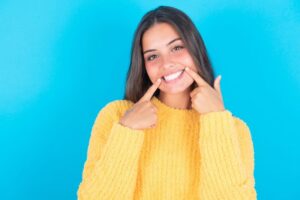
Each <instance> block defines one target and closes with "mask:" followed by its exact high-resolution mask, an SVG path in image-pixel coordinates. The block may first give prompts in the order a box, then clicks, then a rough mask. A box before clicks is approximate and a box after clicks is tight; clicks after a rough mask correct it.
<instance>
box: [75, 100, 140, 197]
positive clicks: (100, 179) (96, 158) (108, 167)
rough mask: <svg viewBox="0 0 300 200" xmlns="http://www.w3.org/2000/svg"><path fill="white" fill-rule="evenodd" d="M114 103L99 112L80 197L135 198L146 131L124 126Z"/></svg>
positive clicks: (80, 186)
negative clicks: (116, 116) (115, 115)
mask: <svg viewBox="0 0 300 200" xmlns="http://www.w3.org/2000/svg"><path fill="white" fill-rule="evenodd" d="M115 113H116V111H114V110H113V109H112V108H111V106H106V107H105V108H104V109H102V110H101V111H100V113H99V114H98V116H97V118H96V121H95V123H94V126H93V129H92V133H91V137H90V141H89V147H88V154H87V160H86V162H85V165H84V170H83V173H82V181H81V183H80V185H79V188H78V191H77V197H78V199H79V200H93V199H103V200H106V199H109V200H113V199H124V200H129V199H130V200H131V199H133V195H134V190H135V183H136V177H137V171H138V159H139V155H140V152H141V148H142V144H143V139H144V133H143V132H142V131H140V130H133V129H130V128H127V127H125V126H122V125H121V124H119V123H118V118H115V117H114V116H111V115H114V114H115Z"/></svg>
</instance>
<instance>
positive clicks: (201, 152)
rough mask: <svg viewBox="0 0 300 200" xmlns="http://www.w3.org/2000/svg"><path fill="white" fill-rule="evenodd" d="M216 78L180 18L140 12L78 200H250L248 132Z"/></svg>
mask: <svg viewBox="0 0 300 200" xmlns="http://www.w3.org/2000/svg"><path fill="white" fill-rule="evenodd" d="M220 79H221V77H220V76H219V77H218V78H216V79H214V75H213V69H212V67H211V64H210V61H209V58H208V55H207V52H206V48H205V45H204V43H203V41H202V38H201V36H200V34H199V32H198V31H197V29H196V27H195V26H194V24H193V23H192V21H191V20H190V18H189V17H188V16H187V15H186V14H184V13H183V12H182V11H180V10H178V9H176V8H172V7H167V6H160V7H158V8H156V9H154V10H152V11H150V12H148V13H146V15H145V16H144V17H143V18H142V20H141V22H140V23H139V25H138V28H137V30H136V32H135V36H134V40H133V44H132V52H131V63H130V68H129V71H128V74H127V83H126V94H125V97H124V100H116V101H113V102H110V103H108V104H107V105H106V106H105V107H104V108H103V109H102V110H101V111H100V112H99V114H98V116H97V118H96V120H95V123H94V126H93V129H92V134H91V138H90V143H89V147H88V154H87V160H86V162H85V165H84V170H83V174H82V182H81V183H80V186H79V188H78V191H77V195H78V199H81V200H83V199H105V200H106V199H109V200H112V199H118V200H131V199H151V200H152V199H166V200H169V199H172V200H174V199H175V200H176V199H203V200H217V199H228V200H229V199H230V200H243V199H251V200H252V199H256V190H255V187H254V183H255V181H254V175H253V174H254V151H253V144H252V139H251V134H250V131H249V128H248V126H247V125H246V123H245V122H243V121H242V120H241V119H239V118H236V117H234V116H233V115H232V114H231V112H230V111H229V110H227V109H226V108H225V107H224V104H223V99H222V93H221V88H220Z"/></svg>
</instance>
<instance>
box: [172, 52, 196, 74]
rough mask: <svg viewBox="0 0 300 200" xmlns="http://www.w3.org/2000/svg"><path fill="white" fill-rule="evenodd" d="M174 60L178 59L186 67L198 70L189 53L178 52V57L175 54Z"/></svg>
mask: <svg viewBox="0 0 300 200" xmlns="http://www.w3.org/2000/svg"><path fill="white" fill-rule="evenodd" d="M174 59H176V60H177V61H178V62H179V63H182V64H183V65H186V66H188V67H190V68H192V69H196V66H195V64H194V61H193V59H192V57H191V55H190V54H189V53H188V51H186V50H185V51H182V52H178V53H177V54H176V55H175V54H174Z"/></svg>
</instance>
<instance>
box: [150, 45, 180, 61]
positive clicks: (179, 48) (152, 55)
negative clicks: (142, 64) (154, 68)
mask: <svg viewBox="0 0 300 200" xmlns="http://www.w3.org/2000/svg"><path fill="white" fill-rule="evenodd" d="M178 47H179V49H178V50H176V51H179V50H181V49H183V48H184V47H183V46H181V45H177V46H175V47H174V48H173V49H177V48H178ZM173 49H172V50H173ZM153 56H155V57H157V55H155V54H153V55H150V56H149V57H147V61H152V60H153V59H152V60H151V57H153Z"/></svg>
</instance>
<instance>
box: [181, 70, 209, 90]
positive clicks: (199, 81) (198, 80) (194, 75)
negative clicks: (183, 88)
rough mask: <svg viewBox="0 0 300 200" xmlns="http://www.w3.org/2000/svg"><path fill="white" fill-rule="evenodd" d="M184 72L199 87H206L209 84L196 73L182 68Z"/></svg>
mask: <svg viewBox="0 0 300 200" xmlns="http://www.w3.org/2000/svg"><path fill="white" fill-rule="evenodd" d="M184 69H185V71H186V72H187V73H188V74H189V75H190V76H191V77H192V78H193V79H194V80H195V81H196V83H197V84H198V85H199V86H208V85H209V84H208V83H207V82H206V81H205V80H204V79H203V78H202V77H201V76H200V75H199V74H198V73H196V72H194V71H193V70H191V69H190V68H188V67H185V68H184Z"/></svg>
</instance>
